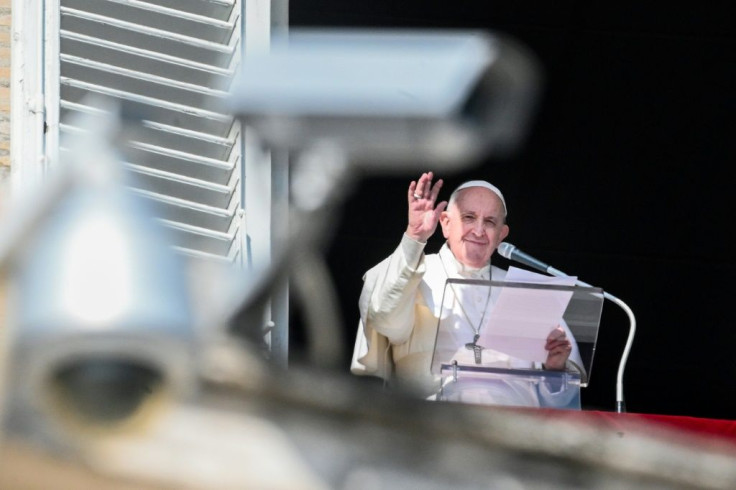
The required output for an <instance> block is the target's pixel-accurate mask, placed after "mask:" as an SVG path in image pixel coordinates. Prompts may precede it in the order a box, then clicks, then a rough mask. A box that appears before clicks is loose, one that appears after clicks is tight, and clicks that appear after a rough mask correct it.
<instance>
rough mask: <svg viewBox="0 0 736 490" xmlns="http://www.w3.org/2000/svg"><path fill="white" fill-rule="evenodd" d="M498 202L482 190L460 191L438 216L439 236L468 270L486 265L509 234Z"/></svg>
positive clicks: (491, 193) (500, 204)
mask: <svg viewBox="0 0 736 490" xmlns="http://www.w3.org/2000/svg"><path fill="white" fill-rule="evenodd" d="M504 217H505V212H504V208H503V203H502V202H501V199H500V198H499V197H498V196H497V195H496V194H495V193H493V192H492V191H490V190H488V189H486V188H484V187H469V188H467V189H463V190H462V191H460V194H459V195H458V197H457V200H456V201H455V203H454V204H453V205H452V206H451V207H450V208H448V210H447V211H445V212H443V213H442V215H441V216H440V224H441V225H442V234H443V235H444V236H445V238H446V239H447V243H448V245H449V246H450V250H451V251H452V253H453V255H455V258H456V259H457V260H459V261H460V262H461V263H463V264H464V265H466V266H468V267H473V268H480V267H483V266H485V265H486V264H488V262H489V261H490V260H491V254H493V251H494V250H496V247H498V244H499V243H501V242H502V241H503V240H504V238H506V236H507V235H508V234H509V227H508V226H507V225H506V224H505V223H504Z"/></svg>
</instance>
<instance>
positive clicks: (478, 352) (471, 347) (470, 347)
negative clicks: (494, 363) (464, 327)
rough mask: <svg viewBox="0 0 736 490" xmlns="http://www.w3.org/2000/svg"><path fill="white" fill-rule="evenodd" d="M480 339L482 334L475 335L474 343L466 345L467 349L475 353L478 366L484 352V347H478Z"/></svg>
mask: <svg viewBox="0 0 736 490" xmlns="http://www.w3.org/2000/svg"><path fill="white" fill-rule="evenodd" d="M478 339H480V334H475V335H474V336H473V341H472V342H468V343H467V344H465V348H466V349H468V350H472V351H473V354H474V355H475V363H476V364H480V363H481V353H482V352H483V346H482V345H478Z"/></svg>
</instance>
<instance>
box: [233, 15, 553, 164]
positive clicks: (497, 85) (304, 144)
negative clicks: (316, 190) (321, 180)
mask: <svg viewBox="0 0 736 490" xmlns="http://www.w3.org/2000/svg"><path fill="white" fill-rule="evenodd" d="M539 78H540V73H539V68H538V67H537V63H536V60H535V59H534V58H533V56H532V54H531V53H530V52H528V51H527V50H526V49H525V48H524V47H522V46H520V45H518V44H517V43H515V42H514V41H513V40H511V39H509V38H507V37H502V36H490V35H489V34H487V33H484V32H482V31H456V32H453V31H446V30H445V31H440V30H435V31H431V30H428V31H421V30H383V31H380V30H374V31H371V30H310V29H292V30H291V31H290V33H289V35H288V37H285V38H276V39H275V40H274V42H273V45H272V48H271V52H270V53H268V54H262V55H259V56H252V57H249V58H246V59H245V60H244V61H243V66H242V71H241V75H240V79H239V80H238V79H236V81H235V83H234V90H233V98H232V101H231V110H232V111H233V112H234V113H235V114H236V115H239V116H240V117H241V118H242V119H243V120H244V121H245V122H246V123H247V124H249V125H250V126H252V127H253V128H255V129H256V130H257V132H258V133H259V135H260V136H261V137H262V138H263V139H264V140H265V141H266V142H268V143H269V144H270V145H272V146H274V147H280V148H287V149H290V150H298V151H301V150H303V149H305V148H309V147H313V146H315V145H318V144H320V143H325V142H327V143H329V144H331V145H333V146H335V147H338V148H340V149H341V150H342V151H344V152H345V156H346V158H347V159H348V160H349V161H350V162H351V164H353V165H363V166H365V168H366V169H367V170H368V171H371V172H374V171H381V172H391V171H401V170H407V169H415V168H417V165H420V164H421V165H422V166H423V168H433V169H435V170H436V171H437V172H438V173H439V172H440V171H442V172H443V173H446V172H447V171H450V170H459V169H462V168H464V167H465V166H467V165H468V164H469V163H473V162H476V161H478V160H479V159H480V158H484V157H486V156H488V155H489V154H493V155H501V154H506V153H508V152H510V151H512V150H514V149H515V148H516V147H517V146H518V144H519V143H520V141H521V140H522V137H523V136H524V135H525V133H526V131H527V129H528V124H527V121H528V119H529V117H530V115H531V112H532V108H533V107H534V104H535V102H536V96H537V92H538V90H539V86H540V80H539Z"/></svg>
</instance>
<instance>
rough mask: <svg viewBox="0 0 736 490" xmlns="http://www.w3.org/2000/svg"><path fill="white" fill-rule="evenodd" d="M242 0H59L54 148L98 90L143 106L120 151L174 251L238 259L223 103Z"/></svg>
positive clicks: (232, 148) (231, 129) (236, 160)
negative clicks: (169, 234)
mask: <svg viewBox="0 0 736 490" xmlns="http://www.w3.org/2000/svg"><path fill="white" fill-rule="evenodd" d="M242 12H243V9H242V6H241V0H61V1H60V4H59V13H60V16H59V32H60V36H59V42H60V44H59V60H60V63H59V68H58V69H59V84H60V85H59V113H58V120H59V141H60V142H61V144H60V146H59V151H60V152H63V151H64V146H63V141H64V135H65V133H70V132H73V131H74V130H75V128H74V127H72V124H73V123H72V121H74V120H75V118H74V117H73V116H74V115H75V113H77V112H79V111H92V110H93V109H92V108H90V107H85V100H88V99H87V98H86V96H88V95H97V96H102V97H105V98H109V99H112V100H113V101H115V102H117V103H120V104H124V105H125V107H126V111H127V112H133V113H134V114H139V115H140V121H139V123H138V124H139V125H140V128H138V129H139V130H137V131H133V134H134V137H132V138H131V139H130V140H129V141H127V142H126V144H125V148H124V149H123V151H122V155H123V158H124V160H125V162H126V165H127V167H128V168H129V169H130V170H132V172H133V173H134V174H135V176H136V177H137V179H136V187H135V192H137V193H139V194H140V195H141V196H143V197H144V198H146V199H149V200H151V201H153V202H155V203H156V208H157V209H158V210H159V211H158V213H159V216H158V218H159V219H160V220H161V222H162V223H163V224H164V225H165V226H167V227H168V228H169V229H170V230H171V232H172V236H173V237H174V240H175V247H176V249H177V250H178V251H180V252H182V253H184V254H187V255H189V256H196V257H202V258H205V259H212V260H216V261H227V262H232V263H240V262H241V261H242V255H243V250H242V248H243V247H242V242H243V240H242V233H243V230H242V225H241V223H242V219H241V213H242V211H241V207H242V206H241V203H242V201H243V198H242V194H243V191H242V189H243V186H242V182H241V179H242V173H241V168H242V153H243V151H242V148H243V146H242V141H243V137H242V133H241V127H240V124H239V122H238V121H236V120H234V119H233V118H232V117H231V116H229V115H227V114H225V113H223V111H222V109H221V103H222V101H223V100H224V97H225V96H226V95H227V90H228V88H229V86H230V82H231V81H232V78H233V76H234V74H235V71H236V70H237V65H238V63H239V60H240V56H241V53H242V51H243V50H242V47H241V46H242V40H241V36H242V29H241V22H242V19H241V13H242Z"/></svg>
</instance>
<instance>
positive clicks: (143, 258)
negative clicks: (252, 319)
mask: <svg viewBox="0 0 736 490" xmlns="http://www.w3.org/2000/svg"><path fill="white" fill-rule="evenodd" d="M88 119H89V120H88V121H87V124H86V126H87V127H86V128H85V132H84V133H83V134H79V135H76V137H75V138H74V139H73V141H72V146H71V147H72V151H71V155H72V158H73V160H69V161H63V162H62V165H61V167H60V169H59V170H57V172H58V174H57V175H52V178H51V179H50V183H49V188H48V189H47V192H48V194H49V197H51V198H53V200H42V201H41V202H39V203H37V205H38V206H43V208H42V209H36V210H31V211H29V214H30V215H32V216H33V220H31V221H30V222H27V223H25V226H26V228H27V229H26V231H25V232H24V233H23V234H22V240H21V241H20V242H19V243H18V244H16V245H15V246H14V247H11V250H12V251H13V254H12V255H11V256H8V257H6V258H8V259H12V260H11V261H10V262H9V263H10V267H9V269H10V274H11V277H12V278H13V283H12V291H11V292H10V294H11V299H13V300H14V302H13V303H12V308H13V310H12V317H11V318H9V320H10V321H9V322H8V325H6V328H8V329H9V330H10V331H9V332H8V333H9V335H8V346H9V353H8V360H7V365H6V371H7V372H6V377H5V379H6V380H7V388H6V393H5V395H6V396H5V397H4V398H3V406H4V410H5V419H6V424H7V428H8V429H9V430H10V431H18V432H19V433H21V434H24V436H26V437H31V438H33V439H38V440H42V441H44V442H45V443H47V444H51V445H56V444H59V445H64V444H65V443H66V442H69V441H68V438H67V437H66V435H65V431H67V430H69V429H70V427H71V428H72V432H75V431H76V430H81V429H85V428H88V429H90V430H95V429H100V430H106V429H111V428H113V429H114V428H118V427H119V426H125V425H126V424H132V423H134V422H138V421H140V420H141V419H143V418H145V416H146V415H147V414H148V412H149V411H150V410H151V409H152V408H153V406H154V405H155V404H156V403H158V402H160V401H161V400H162V399H163V398H164V394H165V393H167V392H169V391H171V392H174V393H175V394H176V396H177V397H180V398H183V397H186V396H188V395H191V389H192V387H193V386H194V383H193V380H192V375H193V372H192V370H191V367H190V365H191V364H192V362H193V358H194V347H195V346H194V325H193V322H192V314H191V311H190V301H189V296H188V291H187V284H186V280H185V275H184V269H183V267H182V266H181V264H180V263H179V262H178V261H177V257H176V256H174V255H173V254H172V253H171V251H170V250H169V248H168V245H169V244H168V242H167V241H166V239H165V235H164V230H163V229H162V228H160V227H158V226H157V224H156V223H154V222H153V220H152V217H151V214H150V212H149V210H148V208H147V207H146V206H145V203H144V202H143V201H142V200H140V199H139V198H137V197H135V196H134V195H133V194H132V193H131V192H130V191H129V190H127V189H126V188H125V183H126V182H127V180H128V178H129V175H128V173H127V172H125V171H124V169H123V167H122V165H121V162H119V161H118V160H117V156H116V153H115V151H114V149H113V148H114V145H115V140H116V138H117V137H119V134H117V133H118V132H119V131H120V128H119V126H120V121H117V120H116V119H115V118H114V117H94V116H88ZM93 126H95V127H94V130H93V128H92V127H93ZM28 204H29V205H30V207H33V204H31V203H28ZM19 211H23V210H19ZM18 217H19V218H22V217H23V216H22V215H20V216H18ZM64 424H66V425H68V426H70V427H64Z"/></svg>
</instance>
